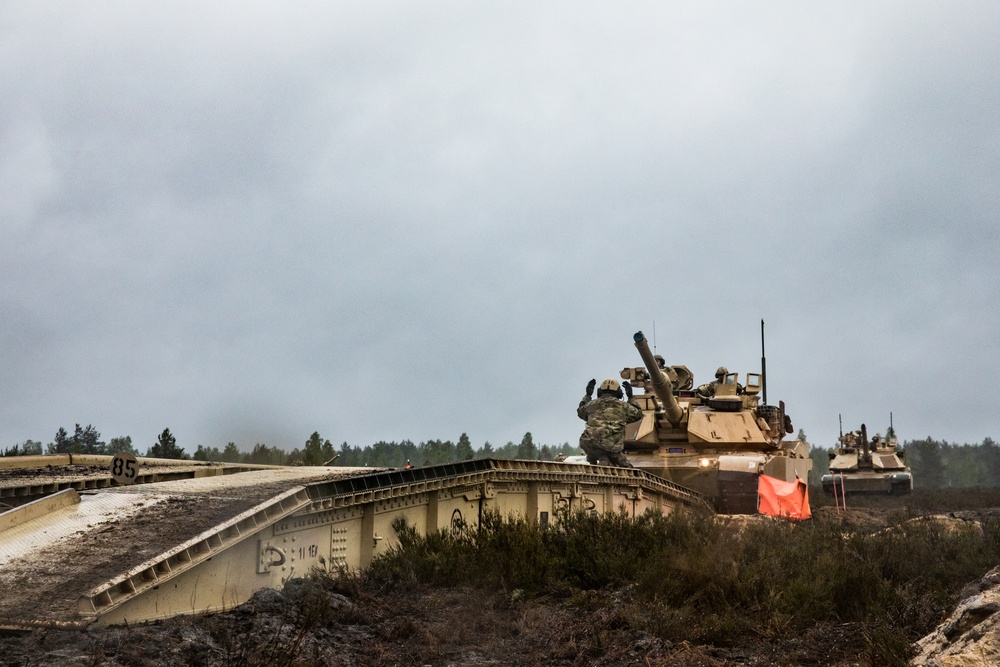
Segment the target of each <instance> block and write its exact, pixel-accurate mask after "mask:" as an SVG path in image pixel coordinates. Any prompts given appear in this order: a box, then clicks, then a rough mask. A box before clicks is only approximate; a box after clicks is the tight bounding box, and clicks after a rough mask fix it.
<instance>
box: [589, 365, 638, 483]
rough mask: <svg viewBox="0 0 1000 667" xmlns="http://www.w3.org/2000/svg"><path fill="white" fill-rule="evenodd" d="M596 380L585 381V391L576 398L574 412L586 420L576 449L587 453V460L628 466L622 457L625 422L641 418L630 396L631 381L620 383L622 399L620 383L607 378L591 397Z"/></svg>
mask: <svg viewBox="0 0 1000 667" xmlns="http://www.w3.org/2000/svg"><path fill="white" fill-rule="evenodd" d="M596 385H597V380H591V381H590V382H588V383H587V395H586V396H584V397H583V400H582V401H580V406H579V407H578V408H577V409H576V414H577V415H578V416H579V417H580V419H582V420H584V421H586V422H587V426H586V428H584V430H583V435H581V436H580V449H582V450H583V453H584V454H586V455H587V462H588V463H590V464H592V465H593V464H597V463H605V462H608V461H610V462H611V464H612V465H616V466H619V467H621V468H631V467H632V464H631V463H629V460H628V458H626V457H625V454H624V452H623V450H624V449H625V425H626V424H629V423H631V422H634V421H638V420H639V419H642V409H641V408H640V407H639V405H638V404H637V403H636V402H635V400H633V399H632V385H630V384H629V383H628V382H624V383H622V387H624V388H625V394H626V395H627V396H628V400H627V401H625V402H623V401H622V387H619V386H618V381H617V380H614V379H611V378H608V379H607V380H605V381H604V382H602V383H601V387H600V389H598V390H597V400H594V399H593V395H594V387H595V386H596Z"/></svg>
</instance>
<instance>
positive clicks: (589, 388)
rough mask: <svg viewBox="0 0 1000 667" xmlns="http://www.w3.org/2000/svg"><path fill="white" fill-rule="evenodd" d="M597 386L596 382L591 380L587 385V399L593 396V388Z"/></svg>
mask: <svg viewBox="0 0 1000 667" xmlns="http://www.w3.org/2000/svg"><path fill="white" fill-rule="evenodd" d="M596 386H597V380H591V381H590V382H588V383H587V398H590V397H591V396H593V395H594V387H596Z"/></svg>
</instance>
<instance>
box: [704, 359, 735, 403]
mask: <svg viewBox="0 0 1000 667" xmlns="http://www.w3.org/2000/svg"><path fill="white" fill-rule="evenodd" d="M727 375H729V370H728V369H727V368H726V367H725V366H719V368H718V369H716V371H715V379H714V380H712V381H711V382H709V383H708V384H703V385H701V386H699V387H698V395H699V396H701V397H703V398H711V397H712V396H715V388H716V387H717V386H719V385H720V384H722V383H724V382H725V381H726V376H727Z"/></svg>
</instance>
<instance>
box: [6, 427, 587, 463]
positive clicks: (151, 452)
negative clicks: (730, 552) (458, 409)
mask: <svg viewBox="0 0 1000 667" xmlns="http://www.w3.org/2000/svg"><path fill="white" fill-rule="evenodd" d="M118 452H129V453H132V454H135V455H136V456H148V457H153V458H165V459H193V460H195V461H222V462H226V463H255V464H265V465H337V466H357V467H364V466H370V467H373V468H402V467H403V466H405V465H407V464H410V465H413V466H425V465H434V464H437V463H450V462H453V461H467V460H470V459H480V458H497V459H531V460H539V459H540V460H548V461H551V460H553V459H555V457H556V456H557V455H558V454H566V455H570V454H579V453H580V450H579V448H578V447H577V446H576V445H570V444H569V443H568V442H565V443H562V444H561V445H548V444H541V445H539V444H536V443H535V441H534V439H533V438H532V437H531V433H525V434H524V437H523V438H521V441H520V442H518V443H514V442H508V443H507V444H506V445H503V446H501V447H493V445H491V444H490V443H489V442H486V443H485V444H483V446H482V447H480V448H478V449H476V448H474V447H473V446H472V442H471V441H470V440H469V436H468V435H466V434H465V433H463V434H462V435H461V436H460V437H459V438H458V441H457V442H452V441H451V440H428V441H426V442H421V443H419V444H416V443H414V442H412V441H410V440H403V441H402V442H377V443H375V444H374V445H369V446H366V447H352V446H351V445H349V444H347V443H346V442H345V443H342V444H341V445H340V447H335V446H334V445H333V444H332V443H331V442H330V441H329V440H325V439H323V438H322V437H321V436H320V434H319V433H318V432H314V433H313V434H312V435H311V436H309V439H308V440H306V441H305V443H304V444H303V446H302V447H296V448H294V449H292V450H291V451H288V450H286V449H284V448H282V447H274V446H268V445H265V444H261V443H258V444H256V445H254V447H253V449H252V450H250V451H244V450H241V449H240V448H239V447H238V446H237V445H236V443H233V442H230V443H228V444H227V445H226V446H225V447H223V448H222V449H219V448H218V447H205V446H203V445H198V446H197V448H196V449H195V451H194V453H192V454H189V453H188V452H187V451H185V450H184V448H182V447H180V446H179V445H178V444H177V439H176V438H175V437H174V435H173V434H172V433H171V432H170V429H169V428H167V429H164V430H163V432H162V433H160V435H159V436H158V437H157V439H156V442H155V443H154V444H152V445H150V446H149V447H148V448H146V450H145V451H144V452H143V451H140V450H139V449H138V448H137V447H136V446H135V445H133V444H132V438H131V437H130V436H122V437H117V438H112V439H111V440H110V441H108V442H104V441H103V440H101V434H100V432H99V431H98V430H97V429H95V428H94V427H93V426H91V425H89V424H88V425H87V426H84V427H81V426H80V425H79V424H77V425H76V428H75V429H74V432H73V433H72V434H70V433H69V432H68V431H66V429H65V428H62V427H60V428H59V430H58V431H57V432H56V435H55V438H54V439H53V441H52V442H50V443H49V444H48V445H45V446H43V445H42V443H40V442H37V441H35V440H26V441H25V442H24V443H21V444H18V445H14V446H13V447H10V448H7V449H5V450H4V451H3V452H0V454H2V455H3V456H25V455H37V454H42V453H45V454H116V453H118Z"/></svg>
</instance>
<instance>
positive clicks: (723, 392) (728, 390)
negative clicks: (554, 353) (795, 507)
mask: <svg viewBox="0 0 1000 667" xmlns="http://www.w3.org/2000/svg"><path fill="white" fill-rule="evenodd" d="M633 340H634V342H635V347H636V349H637V350H638V351H639V356H640V358H641V359H642V362H643V366H640V367H632V368H625V369H623V370H622V371H621V377H622V378H623V379H626V380H629V381H630V382H631V383H632V385H633V386H634V387H636V388H640V389H642V390H644V393H641V394H636V395H635V400H636V402H637V403H638V404H639V407H640V408H641V409H642V412H643V416H642V419H640V420H639V421H637V422H633V423H632V424H630V425H629V426H628V427H627V428H626V430H625V454H626V456H628V458H629V461H631V462H632V464H633V465H634V466H636V467H637V468H643V469H646V470H648V471H649V472H651V473H653V474H656V475H659V476H661V477H664V478H666V479H668V480H670V481H672V482H675V483H677V484H680V485H682V486H686V487H689V488H691V489H694V490H696V491H698V492H699V493H701V494H703V495H704V496H706V497H708V498H710V499H711V500H712V502H713V503H714V504H715V506H716V509H718V510H719V511H720V512H725V513H732V514H746V513H756V511H757V485H758V478H759V477H760V475H768V476H770V477H775V478H777V479H779V480H783V481H793V480H795V479H796V478H798V479H802V480H803V481H804V480H806V479H807V476H808V472H809V470H810V469H811V468H812V460H811V459H810V458H809V445H808V443H806V442H802V441H798V440H790V441H789V440H785V439H784V437H785V435H786V433H791V432H792V428H791V420H790V419H789V418H788V416H787V415H786V414H785V406H784V403H782V402H779V404H778V405H777V406H771V405H765V404H763V403H762V402H761V400H760V399H761V396H760V392H761V388H762V386H763V382H762V374H760V373H748V374H747V375H746V377H745V383H744V384H740V382H739V374H738V373H729V372H728V371H726V372H725V373H720V376H719V377H717V379H716V381H715V382H712V383H709V384H707V385H702V386H701V387H698V388H697V389H695V388H694V375H693V374H692V373H691V371H689V370H688V368H687V367H686V366H668V365H667V364H666V363H665V362H664V360H663V358H662V357H660V356H659V355H654V354H653V352H652V351H651V350H650V349H649V343H648V342H647V340H646V337H645V336H644V335H643V333H642V332H641V331H640V332H637V333H636V334H635V335H634V336H633ZM719 370H720V371H724V370H725V369H722V368H720V369H719Z"/></svg>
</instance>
